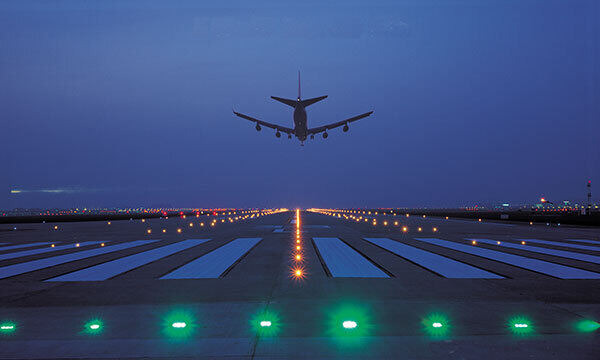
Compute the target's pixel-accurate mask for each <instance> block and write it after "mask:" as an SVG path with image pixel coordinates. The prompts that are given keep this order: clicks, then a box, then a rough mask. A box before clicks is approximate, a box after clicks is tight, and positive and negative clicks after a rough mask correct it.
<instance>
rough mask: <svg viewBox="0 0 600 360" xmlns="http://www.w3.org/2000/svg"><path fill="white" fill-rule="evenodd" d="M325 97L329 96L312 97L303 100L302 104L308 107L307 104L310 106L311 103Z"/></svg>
mask: <svg viewBox="0 0 600 360" xmlns="http://www.w3.org/2000/svg"><path fill="white" fill-rule="evenodd" d="M325 98H327V95H324V96H319V97H316V98H312V99H306V100H302V101H301V103H302V106H304V107H307V106H310V105H312V104H314V103H316V102H319V101H321V100H323V99H325Z"/></svg>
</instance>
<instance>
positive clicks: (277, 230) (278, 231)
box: [273, 229, 283, 233]
mask: <svg viewBox="0 0 600 360" xmlns="http://www.w3.org/2000/svg"><path fill="white" fill-rule="evenodd" d="M273 232H274V233H282V232H283V229H275V230H273Z"/></svg>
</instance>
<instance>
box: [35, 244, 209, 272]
mask: <svg viewBox="0 0 600 360" xmlns="http://www.w3.org/2000/svg"><path fill="white" fill-rule="evenodd" d="M209 240H210V239H188V240H184V241H180V242H178V243H175V244H170V245H166V246H163V247H159V248H157V249H152V250H148V251H144V252H141V253H138V254H134V255H129V256H125V257H123V258H120V259H116V260H112V261H109V262H105V263H102V264H98V265H96V266H92V267H89V268H85V269H81V270H79V271H75V272H72V273H68V274H65V275H61V276H57V277H55V278H52V279H48V280H46V281H101V280H106V279H110V278H112V277H114V276H117V275H119V274H122V273H124V272H127V271H130V270H133V269H135V268H138V267H140V266H142V265H146V264H149V263H151V262H153V261H156V260H158V259H162V258H164V257H166V256H169V255H173V254H175V253H177V252H180V251H183V250H186V249H189V248H191V247H194V246H196V245H200V244H202V243H205V242H207V241H209Z"/></svg>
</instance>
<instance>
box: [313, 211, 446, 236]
mask: <svg viewBox="0 0 600 360" xmlns="http://www.w3.org/2000/svg"><path fill="white" fill-rule="evenodd" d="M308 211H311V212H316V213H319V214H323V215H329V216H332V217H334V218H338V219H341V218H342V217H343V218H344V219H346V220H349V221H355V222H361V221H363V220H364V222H369V221H371V224H372V225H373V226H377V224H378V223H377V219H376V218H372V219H370V218H368V217H363V216H354V215H346V214H339V213H337V212H338V211H345V212H348V210H332V209H328V210H323V209H308ZM364 213H365V212H364V211H363V214H364ZM368 214H371V212H370V211H369V212H368ZM375 215H377V212H375ZM395 215H396V214H394V216H395ZM409 216H410V214H406V217H409ZM423 217H425V215H423ZM446 219H448V217H447V216H446ZM382 224H383V226H388V225H389V222H388V221H387V220H384V221H383V223H382ZM393 224H394V226H399V223H398V221H394V222H393ZM401 229H402V232H408V231H409V228H408V226H404V225H403V226H402V227H401ZM417 231H418V232H422V231H423V228H422V227H420V226H419V227H417ZM431 231H433V232H437V231H438V228H437V227H433V228H432V229H431Z"/></svg>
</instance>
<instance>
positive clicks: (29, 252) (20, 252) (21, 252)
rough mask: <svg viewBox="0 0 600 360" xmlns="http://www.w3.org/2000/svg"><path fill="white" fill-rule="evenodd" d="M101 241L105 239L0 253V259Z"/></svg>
mask: <svg viewBox="0 0 600 360" xmlns="http://www.w3.org/2000/svg"><path fill="white" fill-rule="evenodd" d="M103 242H105V241H84V242H80V243H77V244H79V246H77V244H67V245H59V246H55V247H49V246H48V247H44V248H41V249H33V250H24V251H17V252H13V253H8V254H1V255H0V260H6V259H14V258H18V257H23V256H28V255H36V254H43V253H46V252H52V251H58V250H65V249H72V248H77V247H83V246H86V245H94V244H100V243H103Z"/></svg>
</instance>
